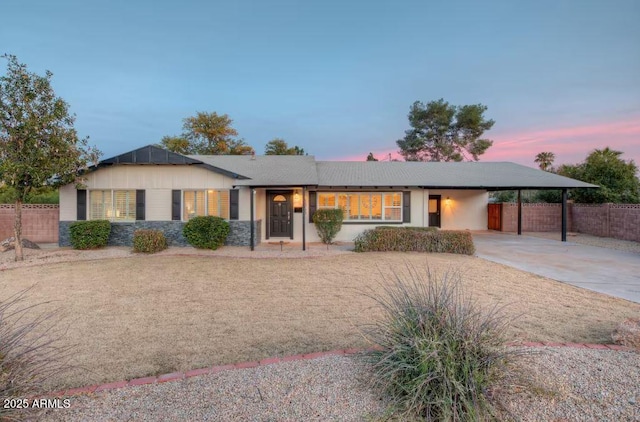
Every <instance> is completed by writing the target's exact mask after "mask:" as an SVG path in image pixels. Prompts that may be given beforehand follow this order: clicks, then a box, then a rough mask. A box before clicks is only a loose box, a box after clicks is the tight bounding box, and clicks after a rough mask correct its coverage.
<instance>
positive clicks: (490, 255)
mask: <svg viewBox="0 0 640 422" xmlns="http://www.w3.org/2000/svg"><path fill="white" fill-rule="evenodd" d="M473 240H474V243H475V245H476V255H477V256H478V257H480V258H484V259H486V260H489V261H493V262H498V263H500V264H505V265H508V266H510V267H514V268H518V269H520V270H524V271H528V272H530V273H534V274H538V275H541V276H544V277H548V278H552V279H554V280H558V281H562V282H564V283H569V284H571V285H574V286H577V287H583V288H585V289H589V290H594V291H596V292H599V293H605V294H608V295H611V296H616V297H620V298H623V299H627V300H631V301H633V302H637V303H640V255H639V254H637V253H634V252H625V251H618V250H615V249H607V248H600V247H597V246H587V245H580V244H577V243H571V242H559V241H557V240H549V239H540V238H536V237H531V236H517V235H513V234H507V233H498V232H474V233H473Z"/></svg>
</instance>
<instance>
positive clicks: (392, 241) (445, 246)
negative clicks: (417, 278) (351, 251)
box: [354, 227, 476, 255]
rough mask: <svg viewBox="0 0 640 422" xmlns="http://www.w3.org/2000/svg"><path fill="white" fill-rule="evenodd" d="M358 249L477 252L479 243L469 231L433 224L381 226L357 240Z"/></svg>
mask: <svg viewBox="0 0 640 422" xmlns="http://www.w3.org/2000/svg"><path fill="white" fill-rule="evenodd" d="M354 242H355V251H356V252H390V251H394V252H440V253H457V254H463V255H473V253H474V252H475V250H476V249H475V246H474V245H473V237H472V236H471V232H469V231H466V230H435V229H434V228H430V227H397V228H396V227H377V228H375V229H370V230H365V231H364V232H362V233H361V234H359V235H358V236H357V237H356V238H355V240H354Z"/></svg>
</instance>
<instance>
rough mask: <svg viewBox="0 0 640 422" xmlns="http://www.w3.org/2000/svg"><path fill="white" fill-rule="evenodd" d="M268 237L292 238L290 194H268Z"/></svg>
mask: <svg viewBox="0 0 640 422" xmlns="http://www.w3.org/2000/svg"><path fill="white" fill-rule="evenodd" d="M268 207H269V233H268V236H269V237H289V238H293V230H292V221H291V219H292V217H293V213H292V211H293V209H292V207H291V192H269V203H268Z"/></svg>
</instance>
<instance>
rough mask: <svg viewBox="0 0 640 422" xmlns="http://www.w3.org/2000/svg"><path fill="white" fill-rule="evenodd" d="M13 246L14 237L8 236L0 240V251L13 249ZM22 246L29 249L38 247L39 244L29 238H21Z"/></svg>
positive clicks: (14, 244) (14, 242)
mask: <svg viewBox="0 0 640 422" xmlns="http://www.w3.org/2000/svg"><path fill="white" fill-rule="evenodd" d="M15 247H16V239H15V238H14V237H8V238H6V239H5V240H3V241H2V242H0V252H6V251H10V250H11V249H15ZM22 247H23V248H29V249H40V246H38V245H36V244H35V243H33V242H32V241H30V240H29V239H22Z"/></svg>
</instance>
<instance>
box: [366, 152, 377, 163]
mask: <svg viewBox="0 0 640 422" xmlns="http://www.w3.org/2000/svg"><path fill="white" fill-rule="evenodd" d="M367 161H378V159H377V158H376V157H375V156H374V155H373V152H370V153H369V155H367Z"/></svg>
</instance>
